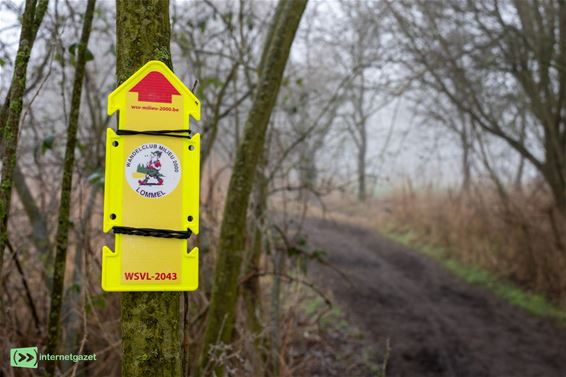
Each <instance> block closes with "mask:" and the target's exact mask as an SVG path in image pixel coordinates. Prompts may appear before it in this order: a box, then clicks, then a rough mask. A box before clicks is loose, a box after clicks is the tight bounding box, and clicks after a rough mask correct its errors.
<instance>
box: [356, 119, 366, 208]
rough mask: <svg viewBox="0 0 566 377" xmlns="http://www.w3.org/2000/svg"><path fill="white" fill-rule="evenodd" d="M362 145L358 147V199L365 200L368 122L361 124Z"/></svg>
mask: <svg viewBox="0 0 566 377" xmlns="http://www.w3.org/2000/svg"><path fill="white" fill-rule="evenodd" d="M360 127H361V129H360V145H359V148H358V200H359V201H361V202H363V201H365V200H366V198H367V192H366V154H367V130H366V124H365V123H364V124H361V125H360Z"/></svg>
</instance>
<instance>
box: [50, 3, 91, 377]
mask: <svg viewBox="0 0 566 377" xmlns="http://www.w3.org/2000/svg"><path fill="white" fill-rule="evenodd" d="M95 4H96V0H88V2H87V6H86V11H85V16H84V22H83V29H82V32H81V39H80V42H79V44H78V49H77V60H76V62H77V63H76V65H75V78H74V81H73V92H72V95H71V110H70V116H69V127H67V144H66V147H65V159H64V163H63V179H62V182H61V196H60V202H59V215H58V223H57V236H56V244H55V245H56V246H55V266H54V269H53V282H52V284H51V307H50V309H49V324H48V326H47V334H48V335H47V349H46V353H48V354H56V353H57V349H58V345H59V334H60V332H61V330H60V328H61V323H60V322H61V321H60V317H61V305H62V303H63V289H64V280H65V269H66V266H67V247H68V243H69V242H68V241H69V226H70V220H69V215H70V212H71V193H72V190H73V167H74V165H75V147H76V145H77V131H78V128H79V113H80V107H81V94H82V87H83V81H84V77H85V69H86V61H87V45H88V40H89V38H90V31H91V29H92V19H93V17H94V7H95ZM56 369H57V363H56V362H53V363H47V364H46V368H45V370H46V374H47V375H48V376H54V375H55V373H56Z"/></svg>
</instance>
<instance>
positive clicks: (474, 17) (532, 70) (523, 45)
mask: <svg viewBox="0 0 566 377" xmlns="http://www.w3.org/2000/svg"><path fill="white" fill-rule="evenodd" d="M387 4H388V8H389V10H390V11H391V15H392V16H393V19H394V20H395V24H396V26H397V29H396V30H397V31H398V32H399V33H400V35H402V36H403V39H402V40H401V41H397V42H396V44H397V46H396V47H398V49H397V52H398V53H399V55H397V56H396V62H397V63H398V64H399V65H402V66H403V67H404V69H406V71H407V72H409V73H410V75H409V77H408V80H411V82H410V83H408V85H409V86H410V87H411V88H412V89H417V90H423V92H424V93H426V92H427V91H433V92H435V93H439V94H441V95H442V96H443V97H444V98H446V99H447V100H448V101H450V102H451V103H452V104H453V105H454V106H455V107H456V108H457V109H458V111H460V112H463V113H465V114H467V116H468V117H469V118H470V124H471V125H473V126H474V127H477V128H478V129H479V130H480V131H481V132H485V133H487V134H490V135H492V136H494V137H496V138H498V139H500V140H502V141H504V142H505V143H506V144H507V145H508V146H509V147H511V148H512V149H513V150H514V151H516V153H518V154H519V155H520V156H521V158H524V160H526V161H528V162H529V163H530V164H531V165H532V166H533V167H534V168H535V169H536V170H537V171H538V172H539V173H540V175H541V176H542V177H543V178H544V180H545V182H546V183H547V184H548V187H549V188H550V191H551V192H552V195H553V198H554V202H555V204H556V206H557V208H559V210H560V211H561V212H562V213H564V214H566V122H565V120H564V117H565V115H566V71H565V70H564V69H563V68H562V67H564V66H565V63H566V4H565V3H564V2H563V1H548V2H537V1H523V0H517V1H509V2H505V3H500V2H497V1H496V2H493V1H487V0H482V1H465V2H461V1H422V0H419V1H396V2H392V1H387ZM523 108H525V109H528V114H525V116H524V117H522V120H523V121H521V122H518V121H517V115H518V114H520V112H521V111H522V109H523Z"/></svg>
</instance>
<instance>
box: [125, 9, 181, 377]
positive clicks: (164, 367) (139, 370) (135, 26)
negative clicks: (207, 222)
mask: <svg viewBox="0 0 566 377" xmlns="http://www.w3.org/2000/svg"><path fill="white" fill-rule="evenodd" d="M116 9H117V13H116V38H117V65H116V75H117V78H118V83H122V82H123V81H125V80H126V79H127V78H128V77H129V76H130V75H132V74H133V73H134V72H135V71H136V70H137V69H139V68H141V67H142V66H143V65H144V64H145V63H147V62H148V61H149V60H160V61H162V62H164V63H165V64H167V65H168V66H169V68H172V63H171V52H170V39H171V26H170V24H169V1H168V0H148V1H140V0H137V1H133V0H117V1H116ZM179 312H180V294H179V293H178V292H124V293H123V294H122V302H121V313H122V321H121V323H122V376H125V377H126V376H127V377H134V376H136V377H137V376H144V377H148V376H152V377H153V376H155V377H158V376H167V377H171V376H178V377H180V376H181V374H182V370H181V336H180V331H179Z"/></svg>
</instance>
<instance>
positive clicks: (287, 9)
mask: <svg viewBox="0 0 566 377" xmlns="http://www.w3.org/2000/svg"><path fill="white" fill-rule="evenodd" d="M306 4H307V0H293V1H288V0H280V5H279V6H278V7H277V11H276V14H275V20H277V22H274V23H273V25H272V29H271V30H272V31H270V35H271V37H268V38H267V39H266V44H265V45H264V50H263V51H264V52H263V55H262V62H263V64H262V65H261V68H260V70H261V74H260V77H259V82H258V86H257V89H256V92H255V93H254V99H253V104H252V107H251V109H250V113H249V115H248V119H247V121H246V125H245V130H244V137H243V139H242V143H241V144H240V145H239V146H238V150H237V152H236V158H235V161H234V167H233V173H232V176H231V177H230V184H229V186H228V193H227V196H226V202H225V206H224V216H223V219H222V225H221V228H220V238H219V243H218V259H217V263H216V270H215V277H214V285H213V288H212V297H211V302H210V308H209V311H208V317H207V324H206V329H205V333H204V341H203V346H202V349H201V356H200V359H199V360H200V366H201V368H203V369H204V370H205V371H206V370H210V369H209V368H214V369H217V372H218V373H217V374H218V375H222V369H223V368H222V366H215V365H213V363H214V360H213V359H211V357H210V356H211V355H209V351H210V349H211V346H212V345H214V344H215V343H218V342H220V343H226V344H227V343H230V342H231V340H232V330H233V327H234V321H235V308H236V300H237V295H238V285H239V284H238V279H239V276H240V268H241V264H242V257H243V254H244V250H245V232H246V213H247V209H248V203H249V198H250V193H251V191H252V187H253V181H254V177H255V173H256V168H257V164H258V160H259V158H260V155H261V154H262V152H263V148H264V143H265V134H266V130H267V125H268V123H269V118H270V116H271V111H272V109H273V106H274V105H275V101H276V99H277V95H278V93H279V87H280V85H281V80H282V78H283V73H284V70H285V65H286V63H287V59H288V56H289V51H290V49H291V45H292V43H293V39H294V37H295V33H296V31H297V28H298V26H299V22H300V20H301V16H302V14H303V12H304V9H305V6H306ZM270 41H271V42H270ZM209 363H210V364H211V365H209ZM205 373H206V372H205Z"/></svg>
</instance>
